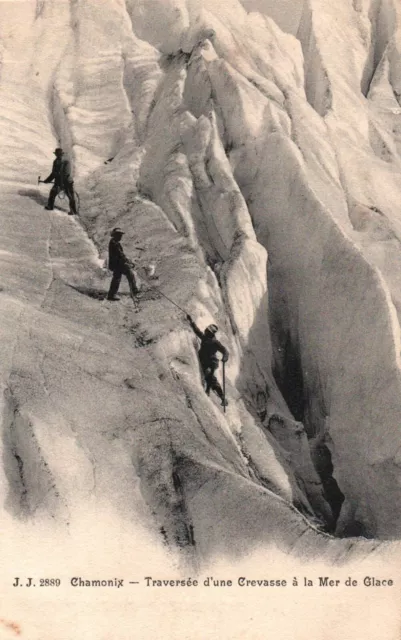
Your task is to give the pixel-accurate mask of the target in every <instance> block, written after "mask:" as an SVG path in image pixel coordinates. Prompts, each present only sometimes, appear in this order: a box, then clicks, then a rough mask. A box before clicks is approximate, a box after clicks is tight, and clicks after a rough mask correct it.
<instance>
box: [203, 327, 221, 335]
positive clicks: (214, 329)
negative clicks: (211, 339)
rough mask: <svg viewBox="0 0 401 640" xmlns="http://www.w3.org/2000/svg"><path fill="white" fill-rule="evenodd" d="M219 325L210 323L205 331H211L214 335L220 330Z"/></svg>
mask: <svg viewBox="0 0 401 640" xmlns="http://www.w3.org/2000/svg"><path fill="white" fill-rule="evenodd" d="M218 330H219V329H218V327H217V325H215V324H209V326H208V327H206V329H205V332H206V331H207V332H208V333H211V334H212V335H213V336H214V335H215V333H217V332H218Z"/></svg>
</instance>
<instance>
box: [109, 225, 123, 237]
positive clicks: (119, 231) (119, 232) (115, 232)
mask: <svg viewBox="0 0 401 640" xmlns="http://www.w3.org/2000/svg"><path fill="white" fill-rule="evenodd" d="M124 233H125V232H124V231H123V230H122V229H120V227H115V228H114V229H113V231H112V232H111V234H110V235H111V236H123V235H124Z"/></svg>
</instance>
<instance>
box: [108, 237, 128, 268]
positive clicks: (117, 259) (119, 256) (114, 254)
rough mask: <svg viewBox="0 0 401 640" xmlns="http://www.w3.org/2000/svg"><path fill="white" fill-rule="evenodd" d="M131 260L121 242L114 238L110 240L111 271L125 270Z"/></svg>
mask: <svg viewBox="0 0 401 640" xmlns="http://www.w3.org/2000/svg"><path fill="white" fill-rule="evenodd" d="M129 265H130V261H129V260H128V258H127V256H126V255H125V253H124V250H123V248H122V246H121V243H120V242H119V241H118V240H116V239H115V238H112V239H111V240H110V242H109V269H110V271H124V269H126V268H127V267H129Z"/></svg>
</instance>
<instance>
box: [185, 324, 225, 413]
mask: <svg viewBox="0 0 401 640" xmlns="http://www.w3.org/2000/svg"><path fill="white" fill-rule="evenodd" d="M187 320H188V322H189V324H190V325H191V327H192V329H193V330H194V332H195V333H196V335H197V336H198V338H200V340H201V346H200V349H199V361H200V364H201V367H202V371H203V375H204V376H205V382H206V394H207V395H209V394H210V390H211V389H212V390H213V391H214V392H215V393H216V394H217V395H218V396H219V398H220V400H221V404H222V405H223V407H224V410H225V407H226V406H227V405H228V402H227V400H226V397H225V389H224V390H223V389H222V388H221V386H220V384H219V382H218V380H217V378H216V376H215V373H216V371H217V369H218V366H219V360H218V358H217V352H218V351H219V352H220V353H222V354H223V383H224V387H225V363H226V362H227V360H228V355H229V354H228V351H227V349H226V348H225V347H224V346H223V345H222V344H221V342H219V340H217V338H216V333H217V331H218V328H217V326H216V325H215V324H210V325H209V326H208V327H206V329H205V331H201V330H200V329H199V327H198V326H197V325H196V324H195V322H194V321H193V320H192V318H191V316H190V315H188V314H187Z"/></svg>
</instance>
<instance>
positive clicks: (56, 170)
mask: <svg viewBox="0 0 401 640" xmlns="http://www.w3.org/2000/svg"><path fill="white" fill-rule="evenodd" d="M53 180H54V184H55V186H56V187H61V188H63V187H64V185H66V184H68V183H69V184H71V183H72V182H73V180H72V177H71V164H70V162H69V160H66V159H65V158H56V159H55V161H54V162H53V167H52V172H51V174H50V175H49V176H48V177H47V178H46V180H44V182H52V181H53Z"/></svg>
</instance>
